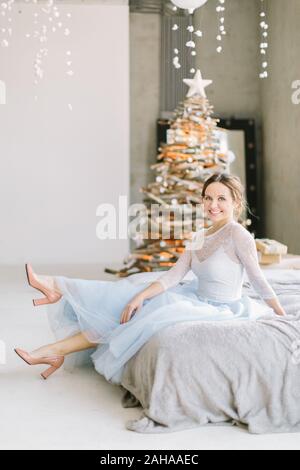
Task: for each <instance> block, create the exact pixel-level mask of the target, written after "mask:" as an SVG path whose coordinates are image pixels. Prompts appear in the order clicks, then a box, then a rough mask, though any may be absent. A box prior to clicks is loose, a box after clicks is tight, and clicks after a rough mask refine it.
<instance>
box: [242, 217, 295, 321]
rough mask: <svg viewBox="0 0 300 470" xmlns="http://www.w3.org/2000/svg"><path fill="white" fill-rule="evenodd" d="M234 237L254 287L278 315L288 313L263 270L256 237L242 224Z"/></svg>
mask: <svg viewBox="0 0 300 470" xmlns="http://www.w3.org/2000/svg"><path fill="white" fill-rule="evenodd" d="M233 238H234V244H235V248H236V253H237V256H238V258H239V259H240V261H241V263H242V264H243V265H244V267H245V270H246V273H247V275H248V278H249V281H250V283H251V285H252V286H253V288H254V289H255V290H256V292H257V293H258V295H259V296H260V297H261V298H262V299H263V300H264V301H265V302H266V303H267V304H268V305H269V306H270V307H271V308H273V310H274V311H275V313H276V314H277V315H286V313H285V311H284V309H283V307H282V305H281V304H280V302H279V299H278V297H277V295H276V294H275V292H274V290H273V289H272V287H271V286H270V284H269V283H268V281H267V280H266V278H265V276H264V274H263V272H262V270H261V267H260V265H259V261H258V256H257V249H256V244H255V240H254V238H253V237H252V236H251V234H250V233H249V232H247V230H246V229H245V228H243V227H242V226H240V227H238V226H237V227H236V230H235V231H234V234H233Z"/></svg>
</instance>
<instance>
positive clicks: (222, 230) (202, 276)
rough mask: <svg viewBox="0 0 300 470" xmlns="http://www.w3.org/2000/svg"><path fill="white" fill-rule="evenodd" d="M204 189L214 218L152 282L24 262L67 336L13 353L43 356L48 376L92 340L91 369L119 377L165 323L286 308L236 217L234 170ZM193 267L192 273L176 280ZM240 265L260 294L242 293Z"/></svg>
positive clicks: (33, 360) (239, 192) (38, 360)
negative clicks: (41, 270) (65, 272)
mask: <svg viewBox="0 0 300 470" xmlns="http://www.w3.org/2000/svg"><path fill="white" fill-rule="evenodd" d="M202 197H203V203H204V212H205V214H206V215H207V216H208V217H209V218H210V220H211V221H212V226H211V228H209V229H206V230H205V231H204V236H203V239H202V246H198V247H197V245H194V248H193V249H186V250H185V251H184V253H183V254H182V255H181V256H180V257H179V259H178V261H177V262H176V264H175V265H174V266H173V267H172V268H171V269H170V270H169V271H167V272H165V273H163V274H162V275H161V276H160V277H159V278H158V279H157V280H156V281H155V282H153V281H152V282H149V283H146V285H145V283H144V284H141V283H140V282H139V277H141V274H136V275H134V276H133V278H134V280H135V282H134V281H133V280H132V279H130V277H131V276H130V277H129V278H126V279H122V280H119V281H117V282H114V281H86V280H80V279H70V278H66V277H62V276H55V277H49V276H41V275H37V274H35V273H34V272H33V270H32V268H31V266H30V265H26V271H27V276H28V282H29V284H30V285H31V286H32V287H34V288H36V289H38V290H40V291H41V292H43V293H44V295H45V298H43V299H39V300H35V301H34V305H43V304H49V303H51V304H55V307H54V312H52V314H51V315H52V317H51V324H52V325H54V326H53V329H54V330H55V332H56V333H60V334H61V332H62V331H64V332H65V339H63V340H60V341H58V342H56V343H54V344H48V345H46V346H42V347H40V348H39V349H36V350H34V351H33V352H31V353H30V354H29V353H27V352H26V351H23V350H21V349H15V351H16V353H17V354H18V355H19V356H20V357H21V358H22V359H24V360H25V361H26V362H27V363H28V364H30V365H33V364H48V365H49V366H50V367H49V368H48V369H47V370H46V371H45V372H44V373H43V374H42V376H43V377H44V378H45V379H46V378H47V377H48V376H49V375H50V374H52V373H53V372H54V371H55V370H57V369H58V368H59V367H60V366H61V365H62V364H63V362H64V356H66V355H67V354H70V353H72V352H75V351H83V350H85V349H90V348H94V349H95V350H94V351H92V352H91V358H92V360H93V363H94V366H95V368H96V370H97V371H98V372H99V373H100V374H101V375H104V377H105V378H106V379H107V380H108V381H109V382H112V383H116V384H119V383H121V377H122V372H123V370H124V366H125V364H126V362H127V361H128V360H129V359H130V358H131V357H132V356H133V355H134V354H135V353H136V352H137V351H138V350H139V349H140V348H141V347H142V345H143V344H145V343H146V342H147V341H148V340H149V339H150V338H151V336H152V335H153V334H155V333H156V332H157V331H159V330H160V329H162V328H165V327H166V326H169V325H172V324H174V323H176V322H185V321H201V320H205V321H227V320H234V319H237V320H256V319H258V318H261V317H262V316H263V317H264V318H265V317H270V316H271V317H273V316H274V314H277V315H285V312H284V310H283V308H282V306H281V305H280V302H279V300H278V298H277V296H276V294H275V292H274V291H273V289H272V288H271V286H270V285H269V284H268V282H267V281H266V279H265V277H264V275H263V273H262V271H261V269H260V266H259V263H258V257H257V251H256V246H255V241H254V239H253V237H252V236H251V234H250V233H249V232H248V231H247V230H246V229H245V228H244V227H243V226H242V225H240V224H239V223H238V222H237V221H236V219H237V218H238V217H239V216H240V214H241V212H242V211H243V209H244V207H245V205H246V202H245V199H244V188H243V186H242V184H241V182H240V180H239V178H237V177H235V176H231V175H227V174H220V173H217V174H214V175H213V176H211V177H210V178H209V179H208V180H206V181H205V183H204V186H203V191H202ZM197 233H198V232H197ZM190 270H192V271H193V273H194V274H195V276H196V277H195V279H194V280H193V281H190V282H187V283H184V284H179V283H180V281H181V280H182V279H183V278H184V277H185V275H186V274H187V273H188V272H189V271H190ZM245 270H246V272H247V275H248V278H249V280H250V282H251V284H252V286H253V288H254V289H255V290H256V292H257V293H258V294H259V296H260V297H261V298H262V299H263V300H264V301H265V302H260V301H257V300H254V299H251V298H250V297H248V296H245V295H242V285H243V275H244V271H245ZM143 278H144V276H143ZM136 281H137V283H136ZM51 307H52V308H53V306H51ZM71 332H72V333H73V334H72V335H71ZM74 333H76V334H74ZM70 335H71V336H70Z"/></svg>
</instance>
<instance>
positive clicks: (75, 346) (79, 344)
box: [31, 333, 99, 357]
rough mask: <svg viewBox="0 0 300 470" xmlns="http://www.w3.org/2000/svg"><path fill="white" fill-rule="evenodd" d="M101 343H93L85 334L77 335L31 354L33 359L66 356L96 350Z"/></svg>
mask: <svg viewBox="0 0 300 470" xmlns="http://www.w3.org/2000/svg"><path fill="white" fill-rule="evenodd" d="M98 344H99V343H91V342H90V341H89V340H88V339H87V338H86V336H85V335H84V334H83V333H77V334H76V335H74V336H71V337H70V338H66V339H63V340H61V341H57V342H56V343H51V344H47V345H45V346H42V347H41V348H38V349H35V350H34V351H32V352H31V355H32V356H33V357H45V356H46V357H47V356H54V355H55V356H66V355H67V354H70V353H72V352H77V351H83V350H85V349H90V348H96V347H97V346H98Z"/></svg>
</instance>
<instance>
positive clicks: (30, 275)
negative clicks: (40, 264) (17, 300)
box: [25, 264, 62, 307]
mask: <svg viewBox="0 0 300 470" xmlns="http://www.w3.org/2000/svg"><path fill="white" fill-rule="evenodd" d="M25 271H26V276H27V280H28V284H29V285H30V286H31V287H33V288H34V289H37V290H38V291H40V292H41V293H42V294H44V295H45V297H43V298H42V299H33V300H32V302H33V305H34V306H35V307H37V306H38V305H46V304H54V303H55V302H57V301H58V300H59V299H61V297H62V295H61V294H59V293H58V292H53V290H50V289H49V288H47V287H46V286H45V285H44V284H42V283H41V282H39V281H38V280H37V277H36V275H35V273H34V272H33V269H32V267H31V265H30V264H25Z"/></svg>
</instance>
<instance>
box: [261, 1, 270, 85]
mask: <svg viewBox="0 0 300 470" xmlns="http://www.w3.org/2000/svg"><path fill="white" fill-rule="evenodd" d="M259 18H260V24H259V25H260V30H261V41H260V45H259V48H260V55H261V57H262V62H261V71H260V74H259V78H262V79H264V78H268V75H269V73H268V59H267V52H268V47H269V42H268V37H269V31H268V30H269V25H268V22H267V14H266V4H265V1H264V0H261V8H260V14H259Z"/></svg>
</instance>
